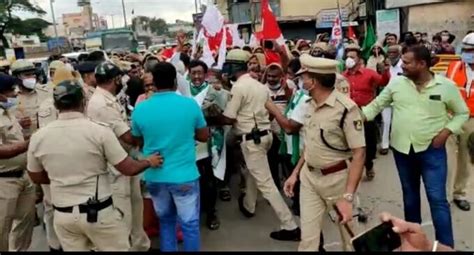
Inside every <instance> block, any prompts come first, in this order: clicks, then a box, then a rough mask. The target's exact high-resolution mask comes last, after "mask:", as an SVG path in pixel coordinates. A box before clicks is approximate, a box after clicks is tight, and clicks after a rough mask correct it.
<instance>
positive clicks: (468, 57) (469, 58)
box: [461, 52, 474, 64]
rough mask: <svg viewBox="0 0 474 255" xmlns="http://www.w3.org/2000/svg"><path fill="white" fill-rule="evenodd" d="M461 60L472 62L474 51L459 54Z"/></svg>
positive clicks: (473, 62) (473, 61)
mask: <svg viewBox="0 0 474 255" xmlns="http://www.w3.org/2000/svg"><path fill="white" fill-rule="evenodd" d="M461 58H462V61H463V62H464V63H467V64H474V52H464V53H462V55H461Z"/></svg>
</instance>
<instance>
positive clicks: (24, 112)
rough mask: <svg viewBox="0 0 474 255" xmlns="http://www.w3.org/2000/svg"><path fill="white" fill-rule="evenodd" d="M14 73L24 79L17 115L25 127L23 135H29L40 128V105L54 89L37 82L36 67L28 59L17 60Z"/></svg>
mask: <svg viewBox="0 0 474 255" xmlns="http://www.w3.org/2000/svg"><path fill="white" fill-rule="evenodd" d="M12 74H13V76H16V77H17V78H19V79H21V80H22V82H21V84H20V86H19V88H20V92H19V94H18V105H17V107H16V108H15V116H16V118H17V119H18V120H19V122H20V125H21V126H22V127H23V135H24V136H25V137H29V136H31V134H33V132H34V131H36V130H37V129H38V109H39V106H40V104H41V102H43V100H45V99H46V98H48V97H50V96H51V92H52V91H51V90H50V89H48V86H47V85H38V84H37V79H36V78H37V77H36V68H35V66H34V65H33V63H31V62H29V61H27V60H24V59H20V60H17V61H15V62H14V63H13V64H12Z"/></svg>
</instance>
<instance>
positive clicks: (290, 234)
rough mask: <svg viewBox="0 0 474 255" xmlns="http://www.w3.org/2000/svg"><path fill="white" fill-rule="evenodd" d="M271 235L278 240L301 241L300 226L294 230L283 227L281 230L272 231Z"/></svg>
mask: <svg viewBox="0 0 474 255" xmlns="http://www.w3.org/2000/svg"><path fill="white" fill-rule="evenodd" d="M270 237H271V238H272V239H275V240H278V241H301V230H300V228H295V229H293V230H285V229H282V230H280V231H275V232H271V233H270Z"/></svg>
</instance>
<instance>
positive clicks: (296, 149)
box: [279, 92, 304, 165]
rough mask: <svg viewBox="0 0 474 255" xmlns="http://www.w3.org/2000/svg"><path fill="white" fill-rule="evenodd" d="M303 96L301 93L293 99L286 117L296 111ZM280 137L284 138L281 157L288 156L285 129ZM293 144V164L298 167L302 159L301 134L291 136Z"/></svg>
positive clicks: (281, 145) (280, 150)
mask: <svg viewBox="0 0 474 255" xmlns="http://www.w3.org/2000/svg"><path fill="white" fill-rule="evenodd" d="M303 96H304V94H303V93H302V92H299V93H296V94H295V95H293V96H292V97H291V99H290V103H289V104H288V106H287V107H286V109H285V117H287V115H288V113H289V112H290V110H291V111H293V110H294V109H295V107H296V106H297V105H298V103H299V102H300V101H301V99H302V98H303ZM280 136H281V137H282V139H281V144H280V149H279V153H280V155H286V154H288V152H287V146H286V139H285V131H284V130H283V129H282V130H281V133H280ZM291 144H292V152H291V163H292V164H293V165H296V164H297V163H298V160H299V159H300V135H299V134H293V135H291Z"/></svg>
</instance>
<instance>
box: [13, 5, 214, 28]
mask: <svg viewBox="0 0 474 255" xmlns="http://www.w3.org/2000/svg"><path fill="white" fill-rule="evenodd" d="M30 1H32V2H35V3H37V4H38V5H39V6H41V7H42V8H43V10H45V11H47V12H48V14H47V15H45V16H44V17H43V18H44V19H46V20H49V21H51V20H52V18H51V11H50V5H49V0H30ZM198 2H199V1H198ZM201 2H202V3H203V4H205V3H207V0H201ZM91 3H92V8H93V10H94V13H97V14H99V15H100V16H104V17H105V16H107V21H108V23H109V26H111V25H112V24H111V20H112V17H111V15H115V17H114V22H115V26H116V27H120V26H123V12H122V1H121V0H91ZM125 6H126V10H127V20H128V22H129V23H130V20H131V19H132V14H131V13H132V10H135V16H137V15H143V16H149V17H158V18H163V19H165V20H166V21H167V22H168V23H174V22H175V20H176V19H180V20H188V21H191V20H192V14H193V13H194V10H195V8H194V0H125ZM54 11H55V15H56V18H57V19H58V18H61V14H62V13H70V12H79V11H80V8H79V7H78V6H77V0H55V1H54ZM19 16H22V15H19Z"/></svg>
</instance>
